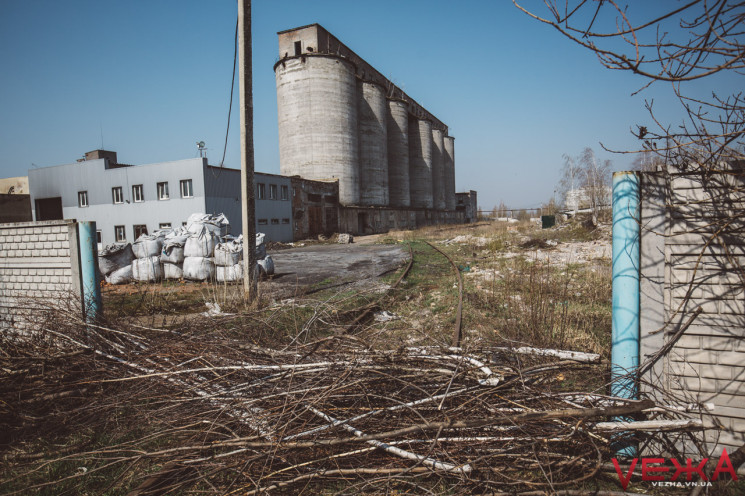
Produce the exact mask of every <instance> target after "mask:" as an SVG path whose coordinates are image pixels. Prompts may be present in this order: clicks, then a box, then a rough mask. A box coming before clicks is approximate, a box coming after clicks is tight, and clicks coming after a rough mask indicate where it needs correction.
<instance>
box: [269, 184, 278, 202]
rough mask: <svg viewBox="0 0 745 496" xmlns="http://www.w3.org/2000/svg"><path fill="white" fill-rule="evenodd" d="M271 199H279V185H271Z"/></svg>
mask: <svg viewBox="0 0 745 496" xmlns="http://www.w3.org/2000/svg"><path fill="white" fill-rule="evenodd" d="M269 199H270V200H276V199H277V185H276V184H270V185H269Z"/></svg>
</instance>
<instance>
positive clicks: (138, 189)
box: [132, 184, 145, 203]
mask: <svg viewBox="0 0 745 496" xmlns="http://www.w3.org/2000/svg"><path fill="white" fill-rule="evenodd" d="M132 201H133V202H135V203H140V202H144V201H145V195H144V194H143V192H142V184H135V185H134V186H132Z"/></svg>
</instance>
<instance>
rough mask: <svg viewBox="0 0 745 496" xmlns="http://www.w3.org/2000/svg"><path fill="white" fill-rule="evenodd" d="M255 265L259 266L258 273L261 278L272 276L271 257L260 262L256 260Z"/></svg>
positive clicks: (272, 262)
mask: <svg viewBox="0 0 745 496" xmlns="http://www.w3.org/2000/svg"><path fill="white" fill-rule="evenodd" d="M256 264H257V265H258V266H259V272H260V274H261V275H263V276H272V275H274V260H272V257H271V256H268V255H267V256H266V257H264V258H262V259H261V260H257V261H256Z"/></svg>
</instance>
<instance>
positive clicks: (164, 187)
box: [158, 183, 169, 200]
mask: <svg viewBox="0 0 745 496" xmlns="http://www.w3.org/2000/svg"><path fill="white" fill-rule="evenodd" d="M168 198H169V197H168V183H158V200H167V199H168Z"/></svg>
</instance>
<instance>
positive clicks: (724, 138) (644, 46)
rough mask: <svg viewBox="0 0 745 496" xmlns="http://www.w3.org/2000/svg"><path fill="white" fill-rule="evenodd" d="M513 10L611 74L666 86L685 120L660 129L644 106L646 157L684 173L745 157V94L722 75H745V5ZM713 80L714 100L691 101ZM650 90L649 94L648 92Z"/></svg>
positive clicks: (583, 0)
mask: <svg viewBox="0 0 745 496" xmlns="http://www.w3.org/2000/svg"><path fill="white" fill-rule="evenodd" d="M513 3H514V4H515V5H516V6H517V8H519V9H520V10H522V11H523V12H525V13H526V14H528V15H529V16H531V17H533V18H534V19H536V20H538V21H541V22H543V23H546V24H548V25H551V26H553V27H554V28H555V29H557V30H558V31H559V32H560V33H561V34H563V35H564V36H566V37H567V38H569V39H571V40H572V41H574V42H575V43H577V44H579V45H581V46H583V47H585V48H588V49H589V50H592V51H593V52H594V53H595V54H596V55H597V57H598V59H599V61H600V63H601V64H603V65H604V66H605V67H607V68H609V69H614V70H622V71H629V72H632V73H635V74H639V75H641V76H644V77H645V78H646V79H647V81H648V83H647V85H646V86H648V85H649V84H653V83H656V82H667V83H670V84H671V85H672V91H673V93H674V95H675V96H676V97H677V98H678V100H679V101H680V103H681V105H682V107H683V109H684V116H685V117H684V121H683V122H682V123H679V124H676V125H675V126H674V125H672V124H671V123H666V122H662V121H661V120H659V119H658V118H657V117H656V115H655V113H654V109H653V102H652V101H648V102H647V103H646V107H647V110H648V111H649V113H650V115H651V116H652V119H653V122H654V123H655V125H654V126H655V127H654V129H649V128H647V127H646V126H641V125H639V126H636V129H635V130H633V131H632V133H633V134H634V135H635V136H637V138H639V140H640V141H641V146H640V150H635V151H629V152H627V153H634V152H638V151H643V150H646V151H650V152H654V153H656V154H658V155H659V156H660V157H661V158H663V159H664V160H665V162H666V163H667V164H671V165H674V166H676V167H678V168H681V169H683V170H685V169H687V168H691V167H696V168H697V167H700V168H702V169H705V170H707V169H711V168H715V167H717V166H718V165H719V164H720V163H721V162H732V161H733V160H742V159H743V158H745V156H744V155H743V153H744V152H745V95H743V93H742V92H735V93H733V94H722V93H721V92H718V91H716V89H715V88H716V85H717V84H718V83H719V82H721V80H722V78H723V77H724V76H726V77H728V78H731V77H736V76H741V75H743V70H744V69H745V37H744V34H745V2H736V1H731V0H692V1H688V2H686V3H682V2H681V3H677V2H676V3H674V4H671V5H669V6H668V5H666V6H658V5H656V3H655V4H650V3H647V2H637V3H634V4H625V3H620V2H617V1H614V0H565V1H560V0H545V1H544V4H545V14H543V13H539V12H538V11H537V10H533V11H529V10H528V9H526V8H524V7H522V6H521V5H519V3H518V1H517V0H513ZM702 78H707V80H709V81H711V82H712V88H714V91H712V94H711V97H710V98H707V99H701V98H697V97H691V96H687V95H686V94H685V93H684V89H685V88H684V83H686V82H688V81H693V80H697V79H702ZM646 86H645V87H646Z"/></svg>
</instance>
